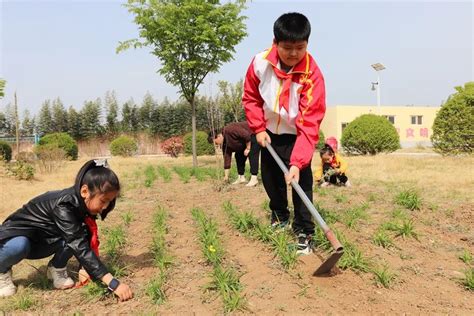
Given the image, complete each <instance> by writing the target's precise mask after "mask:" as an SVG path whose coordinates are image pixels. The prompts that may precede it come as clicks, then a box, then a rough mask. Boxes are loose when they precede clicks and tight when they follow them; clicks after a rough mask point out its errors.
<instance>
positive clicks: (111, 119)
mask: <svg viewBox="0 0 474 316" xmlns="http://www.w3.org/2000/svg"><path fill="white" fill-rule="evenodd" d="M118 110H119V109H118V102H117V97H116V95H115V91H112V92H109V91H107V92H106V93H105V113H106V116H105V130H106V132H107V133H108V134H112V135H114V134H116V133H117V132H118V130H119V124H118V121H117V117H118Z"/></svg>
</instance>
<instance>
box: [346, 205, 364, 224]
mask: <svg viewBox="0 0 474 316" xmlns="http://www.w3.org/2000/svg"><path fill="white" fill-rule="evenodd" d="M367 208H368V204H367V203H363V204H361V205H359V206H356V207H353V208H350V209H348V210H346V212H345V213H344V214H343V215H342V222H343V223H344V224H345V225H346V226H347V227H349V228H355V227H356V226H357V224H358V222H359V221H361V220H366V219H368V217H369V215H368V214H367Z"/></svg>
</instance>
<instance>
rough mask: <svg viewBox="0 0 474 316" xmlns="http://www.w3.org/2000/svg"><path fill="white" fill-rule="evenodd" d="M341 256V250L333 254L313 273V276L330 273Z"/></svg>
mask: <svg viewBox="0 0 474 316" xmlns="http://www.w3.org/2000/svg"><path fill="white" fill-rule="evenodd" d="M343 254H344V250H342V249H340V250H338V251H335V252H333V253H332V254H331V255H330V256H329V258H327V259H326V261H324V262H323V264H322V265H321V266H320V267H319V268H318V269H317V270H316V271H314V273H313V275H314V276H318V275H322V274H328V273H330V272H331V270H332V268H334V267H335V266H336V264H337V262H338V261H339V259H340V258H341V257H342V255H343Z"/></svg>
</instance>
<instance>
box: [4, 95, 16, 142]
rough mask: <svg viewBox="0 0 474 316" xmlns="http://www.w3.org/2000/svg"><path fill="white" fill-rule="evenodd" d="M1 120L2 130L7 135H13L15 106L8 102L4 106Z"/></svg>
mask: <svg viewBox="0 0 474 316" xmlns="http://www.w3.org/2000/svg"><path fill="white" fill-rule="evenodd" d="M3 122H4V123H3V126H1V129H2V130H3V132H4V133H5V134H6V135H8V136H14V135H15V124H16V120H15V106H12V105H11V104H10V103H8V104H7V105H6V106H5V116H4V121H3Z"/></svg>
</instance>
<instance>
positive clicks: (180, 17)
mask: <svg viewBox="0 0 474 316" xmlns="http://www.w3.org/2000/svg"><path fill="white" fill-rule="evenodd" d="M244 3H245V1H243V0H240V1H236V2H234V1H231V0H230V1H226V2H225V3H223V4H221V3H220V1H218V0H214V1H210V0H208V1H205V0H129V1H128V4H126V6H127V8H128V10H129V12H131V13H132V14H134V15H135V19H134V21H135V23H136V24H137V25H138V27H139V35H140V38H142V40H143V41H142V42H140V41H139V40H138V39H132V40H128V41H125V42H122V43H120V44H119V46H118V48H117V51H118V52H120V51H122V50H125V49H128V48H130V47H134V48H137V47H144V46H150V47H152V54H153V55H155V56H156V57H158V59H159V60H160V62H161V64H162V67H161V69H160V70H159V73H160V74H161V75H163V76H164V77H165V80H166V81H167V82H169V83H171V84H172V85H174V86H177V87H178V88H179V92H180V93H181V95H182V96H183V97H184V98H185V99H186V100H187V101H188V103H189V104H190V106H191V112H192V115H191V125H192V131H193V137H192V146H193V166H194V167H196V166H197V157H196V104H195V96H196V93H197V91H198V88H199V86H200V85H201V83H202V82H203V80H204V78H205V77H206V76H207V74H208V73H209V72H216V71H217V70H218V69H219V68H220V66H221V65H222V64H223V63H225V62H228V61H230V60H231V59H232V54H233V53H235V49H234V47H235V46H236V45H237V44H238V43H240V42H241V41H242V39H243V38H244V37H245V36H246V35H247V33H246V26H245V24H244V23H243V21H244V19H245V17H244V16H241V15H240V12H241V11H242V10H243V9H244Z"/></svg>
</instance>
